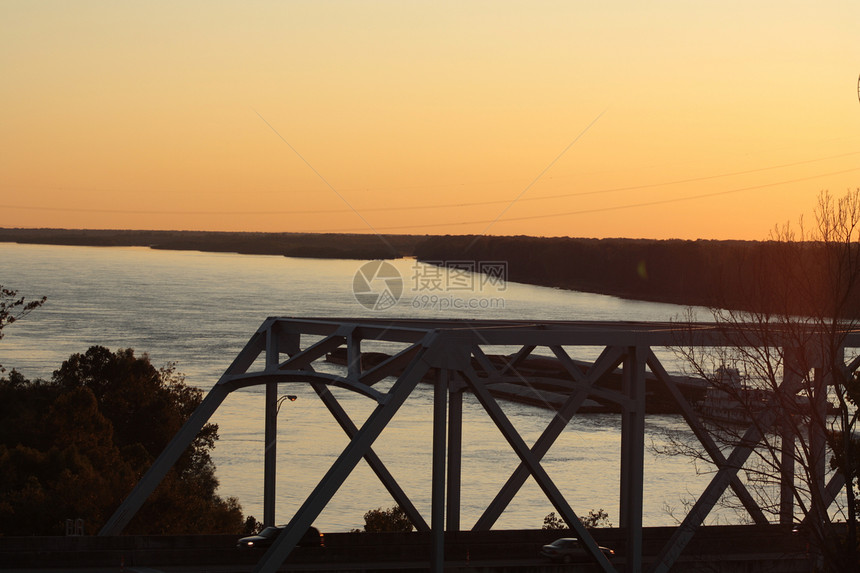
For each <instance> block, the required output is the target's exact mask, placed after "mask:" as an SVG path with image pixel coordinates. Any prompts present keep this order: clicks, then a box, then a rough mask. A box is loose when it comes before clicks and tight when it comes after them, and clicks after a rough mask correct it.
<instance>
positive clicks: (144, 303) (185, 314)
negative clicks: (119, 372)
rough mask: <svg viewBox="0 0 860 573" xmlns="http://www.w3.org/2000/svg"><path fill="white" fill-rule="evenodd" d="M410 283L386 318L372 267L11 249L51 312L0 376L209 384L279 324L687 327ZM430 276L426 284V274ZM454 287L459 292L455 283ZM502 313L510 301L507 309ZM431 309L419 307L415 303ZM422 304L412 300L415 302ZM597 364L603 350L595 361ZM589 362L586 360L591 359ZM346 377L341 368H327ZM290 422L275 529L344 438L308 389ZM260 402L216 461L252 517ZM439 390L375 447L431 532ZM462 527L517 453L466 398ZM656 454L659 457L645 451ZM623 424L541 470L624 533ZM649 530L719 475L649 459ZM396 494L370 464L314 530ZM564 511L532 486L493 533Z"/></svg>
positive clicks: (226, 432) (1, 278) (2, 345)
mask: <svg viewBox="0 0 860 573" xmlns="http://www.w3.org/2000/svg"><path fill="white" fill-rule="evenodd" d="M392 263H393V264H394V265H395V267H396V268H397V270H398V271H399V272H400V274H401V276H402V277H403V280H404V287H405V291H404V293H403V297H402V298H401V300H400V302H399V303H398V304H397V305H395V306H394V307H392V308H389V309H387V310H384V311H373V310H369V309H366V308H364V307H363V306H361V305H360V304H359V303H358V302H357V301H356V299H355V297H354V296H353V292H352V289H353V278H354V276H355V274H356V271H357V270H358V269H359V267H361V265H362V264H363V262H362V261H344V260H319V259H294V258H286V257H273V256H254V255H234V254H219V253H198V252H175V251H157V250H150V249H146V248H104V247H63V246H41V245H17V244H10V243H0V284H3V285H5V286H8V287H11V288H14V289H17V290H18V291H19V293H20V294H22V295H25V296H28V297H30V298H34V297H38V296H41V295H47V296H48V303H47V304H46V305H45V306H44V307H42V308H40V309H38V310H37V311H35V312H34V313H32V314H31V315H30V316H28V317H27V318H26V319H25V320H22V321H20V322H17V323H16V324H14V325H13V326H11V327H9V328H8V329H6V330H5V331H4V333H5V335H6V336H5V337H4V338H3V340H2V342H0V364H3V365H4V366H5V367H7V368H16V369H17V370H19V371H21V372H22V373H23V374H24V375H25V376H27V377H28V378H36V377H45V378H47V377H49V376H50V375H51V372H52V371H53V370H54V369H56V368H58V367H59V365H60V364H61V363H62V361H63V360H65V359H66V358H68V357H69V355H70V354H72V353H75V352H84V351H85V350H86V349H87V348H88V347H89V346H91V345H94V344H100V345H103V346H107V347H109V348H111V349H117V348H125V347H132V348H134V349H135V350H136V352H137V353H138V354H142V353H144V352H146V353H148V354H149V356H150V358H151V359H152V361H153V363H154V364H155V365H156V366H162V365H164V364H166V363H169V362H175V363H176V364H177V369H178V370H179V371H181V372H184V373H185V375H186V378H187V381H188V382H189V383H190V384H192V385H194V386H197V387H199V388H202V389H203V390H204V391H205V390H208V389H209V388H211V387H212V385H213V384H214V383H215V382H216V381H217V379H218V377H219V376H220V374H221V373H222V372H223V371H224V369H226V368H227V366H228V365H229V364H230V362H231V361H232V360H233V358H234V357H235V356H236V354H237V353H238V352H239V350H241V348H242V347H243V346H244V345H245V343H246V342H247V340H248V338H249V337H250V336H251V335H252V334H253V333H254V331H255V330H256V329H257V327H258V326H259V325H260V324H261V323H262V322H263V320H264V319H265V318H266V317H268V316H297V317H301V316H330V317H358V316H374V317H380V316H382V317H417V316H420V317H424V318H464V317H469V318H477V319H481V318H515V319H528V320H554V319H555V320H557V319H565V320H636V321H657V320H668V319H671V318H673V317H677V316H679V315H681V314H682V313H683V312H684V309H683V308H682V307H678V306H673V305H667V304H655V303H644V302H636V301H627V300H622V299H618V298H614V297H608V296H602V295H595V294H587V293H577V292H569V291H561V290H557V289H550V288H543V287H535V286H528V285H520V284H514V283H507V284H506V285H504V289H503V290H500V289H499V288H497V287H498V285H496V287H494V288H490V287H486V286H485V287H477V286H476V287H475V288H473V289H472V290H471V291H469V292H463V291H458V292H455V293H452V291H447V292H446V293H444V294H447V295H452V294H455V295H456V297H457V299H458V300H460V299H462V300H470V299H475V300H479V301H480V300H487V299H489V298H493V299H495V300H496V302H495V303H494V304H493V306H492V308H487V306H488V305H484V307H481V305H475V306H476V307H474V308H457V309H452V308H447V309H442V308H439V305H436V306H430V305H427V304H424V303H425V302H429V300H428V299H423V300H422V299H421V298H420V297H426V296H428V295H429V293H428V292H427V291H422V290H420V289H418V288H417V286H416V285H417V284H418V281H417V280H414V279H417V278H418V277H419V276H425V277H426V276H431V274H432V273H433V272H435V271H433V270H432V269H427V268H425V267H424V266H423V265H417V264H416V263H415V262H414V261H412V260H406V259H404V260H398V261H393V262H392ZM425 273H426V274H425ZM451 284H455V282H454V281H452V282H451ZM499 301H501V302H499ZM419 302H420V303H422V304H417V303H419ZM413 303H415V304H413ZM595 352H596V350H595ZM583 357H584V358H585V357H587V356H583ZM324 367H326V368H331V369H332V371H336V367H335V366H332V365H324ZM289 392H290V393H292V394H296V395H298V400H296V401H295V402H287V403H285V404H284V406H283V408H282V409H281V413H280V416H279V442H278V521H280V522H285V521H287V520H288V519H289V517H290V516H291V515H292V512H294V511H295V510H296V509H297V508H298V507H299V505H301V503H302V502H303V501H304V500H305V499H306V497H307V495H308V494H309V493H310V491H311V490H312V489H313V487H314V486H315V485H316V483H317V481H318V480H319V478H320V477H322V475H323V474H324V473H325V471H326V470H327V469H328V467H329V466H330V464H331V463H332V462H333V461H334V459H335V458H336V457H337V455H338V454H339V453H340V452H341V451H342V450H343V448H344V447H345V445H346V443H347V441H346V438H345V434H343V432H342V430H340V428H339V426H337V424H336V423H335V422H334V420H333V419H331V416H330V415H329V413H328V411H327V410H326V408H325V407H324V406H323V405H322V403H321V402H320V401H319V400H318V398H317V397H316V395H315V394H314V393H313V391H312V390H311V389H310V388H309V387H305V386H304V385H302V386H296V387H291V388H290V390H289ZM335 394H336V395H337V397H338V398H339V399H340V400H341V402H342V404H343V406H344V407H345V408H346V410H347V411H348V412H349V413H350V415H351V416H352V417H353V419H354V420H355V421H356V424H357V425H361V422H362V421H363V420H364V419H365V417H366V416H367V415H368V414H369V413H370V411H371V408H372V404H371V403H369V401H368V400H367V399H365V398H361V397H358V396H354V395H352V394H351V393H348V392H346V391H339V390H336V391H335ZM263 398H264V395H263V391H262V390H258V389H249V390H244V391H238V392H234V393H233V395H231V396H230V397H229V398H228V399H227V400H226V401H225V402H224V404H223V405H222V406H221V408H220V409H219V410H218V412H217V413H216V415H215V417H214V419H213V421H214V422H216V423H217V424H218V425H219V427H220V435H221V439H220V441H219V442H218V443H217V446H216V449H215V454H214V458H215V462H216V464H217V467H218V472H217V473H218V477H219V479H220V481H221V488H220V493H221V494H222V495H224V496H235V497H237V498H238V499H239V501H240V502H241V504H242V506H243V508H244V510H245V512H246V514H252V515H255V516H257V517H258V518H261V517H262V473H263ZM431 406H432V388H430V387H419V388H418V390H417V391H416V392H415V393H414V394H413V396H411V397H410V398H409V400H407V402H406V404H405V405H404V406H403V407H402V408H401V410H400V411H399V412H398V414H397V416H396V417H395V418H394V420H393V421H392V423H391V424H389V426H388V427H387V428H386V430H385V432H384V433H383V434H382V436H381V437H380V439H379V440H377V442H376V443H375V444H374V449H375V451H376V452H377V453H378V454H379V456H380V457H381V459H382V460H383V461H384V462H385V464H386V465H387V467H388V468H389V470H390V471H391V472H392V474H393V475H394V476H395V478H396V479H397V480H398V482H399V483H400V484H401V486H402V487H403V489H404V490H405V491H406V493H407V494H408V495H409V496H410V498H411V499H412V500H413V502H414V503H415V504H416V506H417V507H418V509H419V510H420V511H421V512H422V513H423V514H424V515H425V518H426V519H428V521H429V507H430V461H431V460H430V453H431V448H430V445H431V426H432V412H431V410H432V408H431ZM503 408H504V410H505V412H506V414H507V415H508V416H509V417H510V418H511V420H512V422H513V423H514V425H515V426H516V427H517V429H518V430H519V432H520V433H521V434H522V435H523V436H524V438H525V439H526V441H527V442H528V443H529V444H531V443H532V442H533V441H534V440H535V439H536V438H537V437H538V436H539V435H540V433H541V432H542V431H543V429H544V427H545V426H546V424H547V423H548V422H549V420H550V418H551V415H550V413H549V412H548V411H546V410H542V409H540V408H537V407H533V406H526V405H520V404H504V405H503ZM684 428H685V425H684V423H683V420H682V419H681V418H680V417H675V416H650V417H648V419H647V427H646V431H647V434H648V435H647V438H646V440H647V442H646V444H652V443H654V444H656V445H659V444H660V443H662V440H663V437H662V436H663V433H664V432H665V431H667V430H669V431H673V430H677V431H684ZM463 441H464V446H463V491H462V525H463V526H464V527H465V528H468V527H471V525H472V524H473V523H474V521H475V520H477V518H478V517H479V516H480V515H481V512H482V511H483V509H484V507H485V506H486V505H487V503H489V501H490V500H491V499H492V498H493V497H494V495H495V493H496V492H497V490H498V488H499V487H500V486H501V485H502V484H503V483H504V481H505V480H506V479H507V477H508V476H509V475H510V473H511V472H512V471H513V469H514V468H515V466H516V461H517V458H516V455H515V454H514V453H513V452H512V450H511V449H510V448H509V447H508V446H507V444H506V443H505V441H504V439H503V438H502V436H501V434H500V433H499V432H498V430H497V429H496V428H495V426H494V425H493V423H492V422H491V421H490V419H489V417H488V416H487V415H486V414H485V413H484V412H483V409H482V408H481V407H480V406H479V405H478V403H477V401H476V400H475V399H474V398H473V397H471V396H469V395H467V396H466V398H465V404H464V430H463ZM646 447H647V446H646ZM619 450H620V419H619V417H618V416H613V415H581V416H578V417H577V418H576V419H574V420H573V421H572V422H571V424H570V425H569V427H568V429H567V431H566V432H565V433H564V434H562V436H561V437H560V438H559V440H558V441H557V442H556V444H555V445H554V446H553V448H552V449H551V450H550V451H549V453H548V454H547V455H546V457H545V458H544V467H545V468H546V470H547V472H548V473H549V475H550V476H551V477H552V479H553V480H554V481H555V483H556V484H557V485H558V487H559V489H561V491H562V492H563V493H564V494H565V495H566V496H567V499H568V501H569V502H570V503H571V505H572V506H573V508H574V510H575V511H577V512H579V513H586V512H588V510H590V509H593V508H594V509H596V508H603V509H605V510H606V511H607V512H608V513H609V516H610V521H612V522H613V523H615V524H617V523H618V480H619V465H618V457H619ZM645 464H646V466H645V523H646V525H667V524H671V523H674V521H673V518H672V517H671V516H670V515H669V514H668V513H667V511H666V509H665V506H666V505H667V504H668V505H669V506H676V507H678V506H679V505H680V502H679V500H680V499H681V498H685V497H688V496H689V495H690V494H697V493H699V492H700V491H701V490H702V489H703V488H704V487H705V485H706V484H707V481H708V479H709V476H698V475H696V472H695V469H694V468H693V466H691V465H690V463H689V462H688V461H687V460H685V459H681V458H665V457H659V458H658V457H655V455H654V454H652V453H651V451H650V449H648V451H646V459H645ZM392 504H393V502H392V500H391V498H390V496H389V495H388V494H387V492H386V491H385V490H384V488H383V487H382V486H381V485H380V484H379V482H378V481H377V480H376V478H375V477H374V476H373V474H372V472H371V471H370V469H369V468H368V467H367V466H366V465H364V464H363V463H362V464H360V465H359V466H358V467H357V468H356V470H355V471H354V472H353V474H352V475H351V476H350V477H349V479H348V480H347V481H346V483H345V484H344V485H343V486H342V487H341V489H340V490H339V491H338V493H337V494H336V496H335V498H334V499H333V501H332V503H331V504H329V506H328V507H327V508H326V509H325V510H324V512H323V513H322V514H321V515H320V517H319V518H318V519H317V521H316V525H317V526H318V527H319V528H320V529H322V530H324V531H345V530H349V529H351V528H355V527H360V526H361V525H362V524H363V519H362V515H363V514H364V512H365V511H367V510H368V509H373V508H376V507H389V506H391V505H392ZM552 510H553V508H552V506H551V505H550V503H549V502H548V501H547V500H546V498H545V496H544V495H543V494H542V492H541V491H540V490H539V488H538V487H537V486H536V485H535V483H534V482H533V481H531V480H529V482H527V484H526V486H525V487H524V488H523V489H522V490H521V492H520V493H519V494H518V495H517V497H516V498H515V499H514V501H513V502H512V504H511V506H510V507H509V509H508V511H507V512H506V513H505V514H503V516H502V517H501V519H500V520H499V521H498V522H497V524H496V527H497V528H533V527H540V526H541V525H542V523H543V517H544V516H545V515H546V514H547V513H549V512H550V511H552Z"/></svg>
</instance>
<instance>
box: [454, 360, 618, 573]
mask: <svg viewBox="0 0 860 573" xmlns="http://www.w3.org/2000/svg"><path fill="white" fill-rule="evenodd" d="M464 374H465V375H466V383H467V384H468V386H469V388H470V389H471V390H472V392H473V393H474V394H475V397H476V398H477V399H478V401H479V402H480V403H481V405H482V406H483V407H484V410H485V411H486V412H487V414H489V416H490V418H491V419H492V420H493V422H494V423H495V424H496V427H497V428H498V429H499V431H500V432H501V433H502V435H503V436H504V437H505V440H507V442H508V444H509V445H510V446H511V448H513V450H514V452H516V454H517V456H519V458H520V460H521V461H522V462H523V463H524V464H525V465H526V466H527V467H528V469H529V472H531V475H532V477H533V478H534V480H535V481H536V482H537V484H538V487H540V488H541V490H542V491H543V492H544V495H546V496H547V498H548V499H549V501H550V503H552V505H553V507H555V509H556V510H557V511H558V512H559V514H560V515H561V516H562V518H564V520H565V521H566V522H567V524H568V525H569V526H570V528H571V529H574V530H576V533H577V535H578V536H579V539H580V541H581V542H582V544H583V545H584V546H585V548H586V550H587V551H588V552H589V553H590V554H591V556H592V557H593V558H594V559H595V561H597V563H598V565H600V567H601V568H602V569H603V571H606V572H612V571H615V569H614V568H613V567H612V564H611V563H610V562H609V560H608V559H607V558H606V556H605V555H604V554H603V552H602V551H600V548H599V547H598V546H597V543H596V542H595V541H594V538H593V537H592V536H591V534H590V533H589V532H588V530H587V529H586V528H585V527H584V526H583V525H582V523H581V522H580V521H579V518H578V517H577V515H576V512H574V511H573V508H572V507H570V504H568V503H567V500H566V499H565V498H564V496H563V495H562V493H561V492H560V491H559V489H558V487H556V485H555V484H554V483H553V481H552V479H551V478H550V477H549V475H548V474H547V473H546V471H545V470H544V469H543V467H542V466H541V465H540V461H539V460H538V459H537V457H536V456H534V455H532V453H531V451H530V450H529V447H528V446H527V445H526V443H525V441H524V440H523V438H522V436H520V435H519V433H518V432H517V430H516V428H514V426H513V424H511V422H510V420H508V417H507V416H505V413H504V412H502V409H501V408H500V407H499V404H498V402H496V399H495V398H493V396H492V395H491V394H490V392H489V391H488V390H487V389H486V387H485V386H484V384H483V382H482V381H481V380H480V379H479V378H478V377H477V376H475V372H474V370H472V369H471V367H469V370H467V371H466V372H464Z"/></svg>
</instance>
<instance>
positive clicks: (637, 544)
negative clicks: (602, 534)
mask: <svg viewBox="0 0 860 573" xmlns="http://www.w3.org/2000/svg"><path fill="white" fill-rule="evenodd" d="M645 356H646V351H645V349H644V348H637V347H633V348H629V349H628V350H627V355H626V356H625V358H624V370H623V373H622V386H623V388H624V391H625V393H626V394H627V396H628V397H629V398H630V402H631V404H632V405H631V406H627V407H625V408H624V410H623V412H622V414H621V488H620V489H621V500H620V504H619V506H620V509H621V511H620V513H621V515H620V521H621V523H620V525H621V527H624V528H626V529H627V532H628V535H627V543H626V545H627V547H626V552H625V553H626V556H627V566H626V570H627V571H631V572H632V571H641V570H642V492H643V480H644V475H645Z"/></svg>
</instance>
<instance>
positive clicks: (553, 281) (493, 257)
mask: <svg viewBox="0 0 860 573" xmlns="http://www.w3.org/2000/svg"><path fill="white" fill-rule="evenodd" d="M857 254H860V252H858V253H857ZM415 256H416V258H417V259H418V260H421V261H427V262H433V261H463V260H469V261H506V262H507V264H508V267H507V269H508V276H507V278H508V280H510V281H514V282H521V283H527V284H535V285H542V286H549V287H558V288H564V289H572V290H580V291H585V292H594V293H602V294H610V295H615V296H620V297H625V298H631V299H637V300H649V301H656V302H671V303H675V304H682V305H701V306H719V307H723V308H733V309H738V310H754V311H767V310H774V309H785V308H786V306H789V307H791V308H792V309H793V310H794V311H795V312H798V313H804V314H820V313H821V311H822V309H821V308H816V305H827V304H832V297H828V296H822V297H817V298H816V297H809V296H806V297H797V298H796V300H791V299H790V298H791V296H792V295H791V293H792V289H786V288H784V287H785V285H786V284H801V283H802V284H803V285H804V291H805V292H808V291H809V290H813V291H814V290H820V291H822V292H831V291H832V289H831V285H830V284H829V283H830V281H832V280H834V278H833V277H832V276H831V275H832V273H830V272H828V271H827V269H828V268H830V267H832V264H830V261H831V259H832V258H833V256H834V254H833V253H832V252H830V251H829V247H828V246H827V245H825V244H823V243H820V242H806V243H803V244H802V248H801V249H797V248H795V245H791V244H787V243H786V242H785V241H714V240H696V241H686V240H661V241H658V240H645V239H574V238H538V237H526V236H516V237H490V236H469V235H460V236H440V237H429V238H427V239H426V240H425V241H423V242H421V243H420V244H419V245H417V246H416V249H415ZM837 280H838V279H837ZM792 281H794V282H793V283H792ZM786 297H788V300H787V299H786ZM842 312H847V313H849V314H852V315H853V316H858V315H860V297H856V298H855V300H852V301H849V303H848V304H847V305H845V306H844V308H842Z"/></svg>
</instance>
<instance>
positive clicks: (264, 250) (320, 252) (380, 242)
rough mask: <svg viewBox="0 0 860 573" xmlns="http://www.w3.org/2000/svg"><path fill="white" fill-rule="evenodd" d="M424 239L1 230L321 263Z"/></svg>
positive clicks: (394, 253)
mask: <svg viewBox="0 0 860 573" xmlns="http://www.w3.org/2000/svg"><path fill="white" fill-rule="evenodd" d="M423 239H424V237H423V236H420V235H375V234H372V233H370V234H338V233H251V232H214V231H132V230H80V229H0V241H5V242H19V243H32V244H46V245H83V246H95V247H151V248H154V249H165V250H175V251H204V252H218V253H240V254H247V255H278V256H286V257H307V258H320V259H391V258H398V257H403V256H411V255H412V252H413V250H414V248H415V245H416V244H417V243H418V242H420V241H421V240H423Z"/></svg>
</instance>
